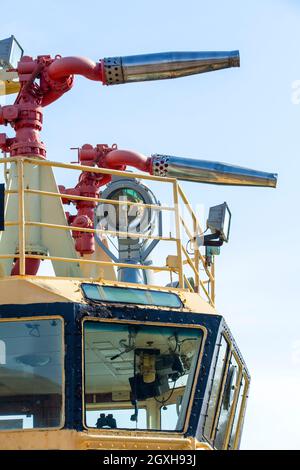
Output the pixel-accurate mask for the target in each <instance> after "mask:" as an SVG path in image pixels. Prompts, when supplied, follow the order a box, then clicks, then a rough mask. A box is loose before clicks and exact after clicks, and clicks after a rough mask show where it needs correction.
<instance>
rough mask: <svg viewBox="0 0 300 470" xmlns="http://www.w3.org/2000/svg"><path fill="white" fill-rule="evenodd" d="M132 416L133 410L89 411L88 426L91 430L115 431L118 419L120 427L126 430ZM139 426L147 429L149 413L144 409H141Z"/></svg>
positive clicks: (87, 415)
mask: <svg viewBox="0 0 300 470" xmlns="http://www.w3.org/2000/svg"><path fill="white" fill-rule="evenodd" d="M131 416H132V409H130V408H129V409H126V408H125V409H124V408H110V409H101V408H98V410H95V411H94V410H89V411H87V412H86V424H87V426H88V427H89V428H95V427H96V428H98V429H101V428H102V429H114V426H116V425H117V422H116V418H117V419H118V427H120V428H126V427H127V425H128V422H130V420H131ZM138 418H139V425H140V426H141V427H142V428H147V412H146V410H145V409H144V408H140V409H139V414H138Z"/></svg>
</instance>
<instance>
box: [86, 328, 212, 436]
mask: <svg viewBox="0 0 300 470" xmlns="http://www.w3.org/2000/svg"><path fill="white" fill-rule="evenodd" d="M202 336H203V333H202V330H201V329H198V328H178V327H169V326H150V325H128V324H117V323H105V322H95V321H86V322H84V340H85V408H86V425H87V426H88V427H94V428H95V427H97V428H107V427H110V428H112V429H114V428H118V429H122V428H125V429H153V430H181V429H182V428H183V426H184V422H185V416H186V410H187V407H188V403H189V399H190V395H191V390H192V386H193V382H194V378H195V371H196V366H197V363H198V357H199V351H200V346H201V341H202ZM178 396H181V397H182V398H181V406H180V413H179V416H177V413H172V416H171V415H170V419H168V420H162V425H161V424H160V411H161V407H162V406H164V405H168V404H170V403H172V401H174V402H176V400H177V397H178ZM121 405H122V406H121ZM124 409H126V410H124ZM101 414H102V416H100V415H101ZM111 414H112V415H113V416H109V415H111ZM103 415H104V416H103ZM146 415H147V419H146ZM96 418H97V419H96ZM99 418H101V419H99Z"/></svg>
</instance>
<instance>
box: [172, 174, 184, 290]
mask: <svg viewBox="0 0 300 470" xmlns="http://www.w3.org/2000/svg"><path fill="white" fill-rule="evenodd" d="M173 200H174V209H175V233H176V245H177V260H178V280H179V287H180V288H181V289H183V288H184V275H183V260H182V248H181V223H180V210H179V196H178V182H177V181H174V182H173Z"/></svg>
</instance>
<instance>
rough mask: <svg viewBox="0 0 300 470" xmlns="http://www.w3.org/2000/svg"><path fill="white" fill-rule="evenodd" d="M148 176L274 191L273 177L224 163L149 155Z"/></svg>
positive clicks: (274, 181)
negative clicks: (150, 157)
mask: <svg viewBox="0 0 300 470" xmlns="http://www.w3.org/2000/svg"><path fill="white" fill-rule="evenodd" d="M151 166H152V171H151V173H152V174H153V175H156V176H162V177H170V178H176V179H178V180H183V181H194V182H197V183H209V184H223V185H230V186H264V187H270V188H276V184H277V174H276V173H266V172H264V171H257V170H251V169H250V168H243V167H240V166H235V165H228V164H227V163H220V162H211V161H208V160H193V159H191V158H182V157H173V156H169V155H159V154H155V155H152V160H151Z"/></svg>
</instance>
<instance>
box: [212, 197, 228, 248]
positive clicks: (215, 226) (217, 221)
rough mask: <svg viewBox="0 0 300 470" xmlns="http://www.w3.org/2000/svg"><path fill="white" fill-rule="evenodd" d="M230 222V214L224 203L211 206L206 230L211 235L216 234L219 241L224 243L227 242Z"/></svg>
mask: <svg viewBox="0 0 300 470" xmlns="http://www.w3.org/2000/svg"><path fill="white" fill-rule="evenodd" d="M230 222H231V212H230V210H229V207H228V205H227V204H226V202H224V203H223V204H219V205H218V206H213V207H211V208H210V209H209V214H208V219H207V228H209V229H210V230H211V232H212V233H215V234H218V235H219V237H220V239H221V240H222V241H224V242H228V240H229V232H230Z"/></svg>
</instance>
